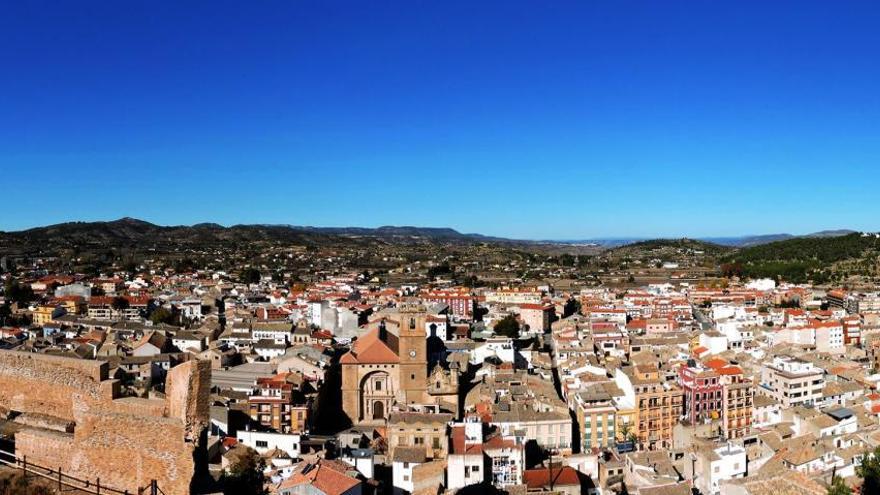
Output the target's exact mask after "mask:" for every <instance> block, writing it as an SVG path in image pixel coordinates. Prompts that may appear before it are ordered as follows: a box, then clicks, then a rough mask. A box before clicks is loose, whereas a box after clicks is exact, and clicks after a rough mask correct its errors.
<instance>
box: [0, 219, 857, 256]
mask: <svg viewBox="0 0 880 495" xmlns="http://www.w3.org/2000/svg"><path fill="white" fill-rule="evenodd" d="M852 232H853V231H851V230H826V231H821V232H815V233H813V234H808V235H805V236H794V235H791V234H769V235H753V236H741V237H710V238H700V239H698V240H700V241H705V242H711V243H714V244H719V245H722V246H730V247H739V248H742V247H751V246H758V245H763V244H768V243H772V242H777V241H783V240H788V239H794V238H821V237H838V236H844V235H847V234H850V233H852ZM340 239H342V240H347V241H349V242H364V241H368V240H380V241H383V242H388V243H396V244H419V243H453V244H455V243H462V244H468V243H482V242H489V243H500V244H510V245H533V246H534V245H549V246H552V245H574V246H596V247H601V248H612V247H617V246H624V245H629V244H635V243H638V242H643V241H647V240H650V239H648V238H643V239H638V238H632V239H613V238H609V239H587V240H544V241H533V240H520V239H508V238H503V237H493V236H485V235H481V234H474V233H461V232H458V231H457V230H455V229H452V228H443V227H439V228H438V227H413V226H382V227H376V228H365V227H312V226H298V225H272V224H249V225H233V226H229V227H224V226H222V225H220V224H216V223H198V224H195V225H190V226H187V225H177V226H161V225H156V224H153V223H150V222H146V221H144V220H139V219H136V218H129V217H126V218H121V219H119V220H113V221H107V222H67V223H60V224H55V225H49V226H45V227H35V228H32V229H27V230H21V231H15V232H0V249H3V248H4V247H5V248H7V249H11V248H15V247H19V248H21V247H33V246H47V247H48V246H54V247H72V246H78V245H92V246H95V245H135V244H141V243H144V242H149V243H161V242H178V243H183V244H196V243H197V244H203V245H205V244H214V243H220V242H229V241H240V242H247V241H286V242H294V243H302V244H307V245H308V244H321V243H325V242H329V241H331V240H340Z"/></svg>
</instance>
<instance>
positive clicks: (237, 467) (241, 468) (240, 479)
mask: <svg viewBox="0 0 880 495" xmlns="http://www.w3.org/2000/svg"><path fill="white" fill-rule="evenodd" d="M265 468H266V462H265V461H264V460H263V458H262V457H260V454H258V453H257V452H256V451H255V450H253V449H250V448H247V449H246V450H243V451H242V452H241V453H240V454H239V455H238V459H236V460H235V462H233V464H232V465H231V466H230V467H229V469H228V470H226V471H225V472H224V473H223V476H222V478H221V483H222V484H223V493H224V494H226V495H263V494H265V493H266V490H265V488H264V487H263V484H264V483H265V481H266V479H265V476H264V475H263V470H264V469H265Z"/></svg>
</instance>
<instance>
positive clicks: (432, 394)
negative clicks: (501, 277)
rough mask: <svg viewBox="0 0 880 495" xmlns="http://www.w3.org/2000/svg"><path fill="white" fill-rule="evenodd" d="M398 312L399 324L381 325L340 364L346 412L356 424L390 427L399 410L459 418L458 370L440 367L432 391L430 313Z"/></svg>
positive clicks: (413, 308) (410, 306)
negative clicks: (445, 413) (439, 412)
mask: <svg viewBox="0 0 880 495" xmlns="http://www.w3.org/2000/svg"><path fill="white" fill-rule="evenodd" d="M398 309H399V311H398V313H397V315H396V316H397V318H396V320H397V321H394V322H386V321H384V320H383V321H380V322H378V325H377V326H375V328H373V329H372V330H370V331H368V332H367V333H366V334H364V335H363V336H362V337H361V338H359V339H357V340H356V341H355V342H354V343H353V344H352V348H351V350H350V351H349V352H347V353H345V354H344V355H343V356H342V358H341V359H340V366H341V368H342V407H343V410H344V411H345V413H346V414H347V415H348V417H349V419H350V420H351V422H352V423H353V424H356V425H368V424H384V423H385V422H386V421H387V419H388V416H389V414H390V413H391V412H392V411H394V410H406V409H409V408H418V407H422V406H436V407H437V410H440V409H441V408H442V409H447V410H448V409H450V408H453V407H454V408H455V409H456V410H453V411H449V412H453V413H457V407H458V399H457V397H458V395H457V394H458V373H457V371H456V370H449V371H445V370H442V368H440V367H439V366H436V367H435V368H434V370H432V372H431V374H430V379H431V386H430V387H429V383H428V379H429V373H428V366H429V363H428V355H427V352H428V351H427V338H428V337H427V334H426V322H427V319H428V315H427V311H426V309H425V307H424V306H423V305H421V304H417V303H404V304H402V305H401V306H400V307H399V308H398ZM389 323H390V324H389ZM391 326H396V327H397V334H395V333H393V332H392V331H390V329H389V327H391Z"/></svg>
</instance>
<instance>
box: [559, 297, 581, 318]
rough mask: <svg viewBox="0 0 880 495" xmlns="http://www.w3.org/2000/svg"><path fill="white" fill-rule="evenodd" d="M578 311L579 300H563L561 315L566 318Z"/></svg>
mask: <svg viewBox="0 0 880 495" xmlns="http://www.w3.org/2000/svg"><path fill="white" fill-rule="evenodd" d="M580 312H581V302H580V301H578V300H577V299H574V298H572V299H569V300H568V301H566V302H565V306H564V307H563V308H562V317H563V318H568V317H569V316H571V315H573V314H576V313H580Z"/></svg>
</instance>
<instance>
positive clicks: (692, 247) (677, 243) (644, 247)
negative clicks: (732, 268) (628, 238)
mask: <svg viewBox="0 0 880 495" xmlns="http://www.w3.org/2000/svg"><path fill="white" fill-rule="evenodd" d="M733 249H734V248H731V247H729V246H722V245H720V244H715V243H713V242H706V241H702V240H698V239H688V238H683V239H650V240H646V241H638V242H633V243H631V244H625V245H623V246H618V247H615V248H612V249H609V250H608V252H607V254H609V255H612V256H614V255H617V256H631V257H642V256H644V255H650V254H651V253H654V252H657V253H660V252H664V251H679V250H688V251H692V252H701V253H703V254H705V255H709V256H718V255H722V254H725V253H727V252H729V251H732V250H733Z"/></svg>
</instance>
